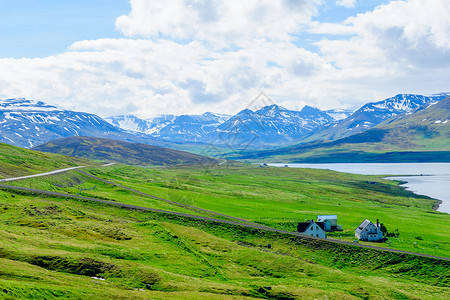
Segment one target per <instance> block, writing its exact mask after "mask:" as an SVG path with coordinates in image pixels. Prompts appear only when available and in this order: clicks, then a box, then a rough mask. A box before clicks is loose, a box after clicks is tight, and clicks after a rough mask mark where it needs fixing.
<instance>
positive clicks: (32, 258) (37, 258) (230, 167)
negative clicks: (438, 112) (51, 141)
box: [0, 148, 450, 299]
mask: <svg viewBox="0 0 450 300" xmlns="http://www.w3.org/2000/svg"><path fill="white" fill-rule="evenodd" d="M11 149H12V148H11ZM11 151H12V150H11ZM24 153H27V152H24ZM30 153H31V154H34V152H30ZM14 155H18V154H14ZM35 155H38V156H36V157H37V158H36V160H37V161H39V155H41V154H40V153H38V154H35ZM30 157H31V159H30V165H32V166H35V167H32V170H34V172H37V171H38V170H39V169H40V168H41V166H44V165H45V163H44V162H42V163H41V164H39V163H37V162H35V163H32V160H33V159H35V158H34V156H30ZM44 157H45V156H44ZM48 157H49V158H48V159H55V160H57V159H61V161H62V160H63V158H64V157H62V156H55V157H53V156H48ZM23 159H24V160H25V161H26V157H25V156H24V158H23ZM53 163H54V164H58V163H57V162H53ZM47 165H51V164H50V163H48V164H47ZM3 166H4V165H0V170H3ZM61 166H63V167H65V166H66V165H63V164H62V165H61ZM33 168H34V169H33ZM47 168H49V167H48V166H46V167H42V170H47ZM54 168H55V167H54ZM83 170H84V172H87V173H88V174H91V175H93V176H96V177H98V178H103V179H105V180H108V181H110V182H112V183H113V184H110V183H107V182H104V181H101V180H98V179H96V178H93V177H90V176H87V175H85V174H82V173H80V172H78V171H70V172H67V173H64V174H59V175H57V176H46V177H39V178H31V179H26V180H20V181H13V182H10V183H8V184H11V185H16V186H22V187H30V188H35V189H40V190H46V191H53V192H61V193H66V194H73V195H81V196H85V197H90V198H96V199H104V200H108V201H115V202H120V203H126V204H132V205H138V206H144V207H150V208H158V209H163V210H166V211H174V212H183V213H187V214H191V215H203V216H210V214H209V213H207V212H202V211H199V210H192V209H190V208H187V207H183V206H179V205H174V204H171V203H170V202H166V201H162V200H160V199H157V198H152V197H148V196H145V195H143V194H138V193H136V192H133V191H131V190H129V189H126V188H125V187H129V188H132V189H136V190H139V191H141V192H143V193H147V194H150V195H154V196H157V197H161V198H164V199H168V200H171V201H175V202H178V203H184V204H187V205H191V206H195V207H199V208H203V209H207V210H210V211H215V212H218V213H221V214H225V215H228V216H233V217H237V218H244V219H247V220H249V221H252V222H255V223H260V224H264V225H268V226H271V227H275V228H279V229H283V230H287V231H294V230H295V227H296V223H297V222H299V221H304V220H308V219H312V218H314V219H315V218H316V215H317V214H337V215H338V223H339V224H341V225H342V227H343V229H344V231H341V232H335V233H332V234H330V237H332V238H336V239H342V240H345V241H350V242H351V241H353V240H354V229H355V228H356V226H357V225H359V223H361V222H362V221H363V220H364V219H365V218H368V219H370V220H372V221H375V220H376V219H379V220H380V221H381V222H382V223H383V225H384V227H385V228H386V230H387V231H388V232H389V233H391V232H392V233H394V236H392V237H389V238H388V241H387V242H386V243H385V244H376V245H377V246H382V247H386V248H389V247H390V248H395V249H401V250H408V251H412V252H419V253H424V254H431V255H437V256H443V257H449V256H450V255H449V253H450V252H449V250H450V248H449V245H448V241H449V240H450V236H449V234H450V233H449V232H450V230H449V229H450V228H449V226H450V225H449V224H450V223H449V222H448V221H449V219H448V218H449V216H448V214H444V213H439V212H435V211H433V210H432V207H433V205H434V204H435V202H436V201H435V200H433V199H430V198H427V197H423V196H417V195H414V194H412V193H411V192H408V191H406V190H404V189H403V188H400V187H399V186H398V185H397V183H396V182H393V181H389V180H384V179H382V178H380V177H377V176H361V175H352V174H343V173H338V172H332V171H327V170H313V169H292V168H259V167H257V166H252V165H245V164H223V165H210V164H203V165H191V166H177V167H170V166H169V167H168V166H166V167H161V166H160V167H146V168H144V167H131V166H126V165H112V166H108V167H90V168H85V169H83ZM18 173H20V172H19V171H18ZM214 217H217V218H222V219H227V218H226V217H225V216H214ZM436 228H439V230H436ZM372 245H373V243H372ZM0 263H1V266H2V268H1V270H0V298H1V297H3V298H9V299H23V298H37V299H48V298H55V297H62V298H82V299H88V298H100V297H102V298H106V299H117V298H119V299H136V298H137V299H140V298H142V299H172V298H173V299H200V298H203V299H252V298H253V299H254V298H263V299H317V298H327V299H377V298H387V299H409V298H415V299H422V298H423V299H428V298H429V299H433V298H436V299H439V298H442V299H446V298H449V297H450V290H449V288H448V287H449V284H450V282H449V278H450V273H449V270H450V268H449V267H450V263H449V261H448V260H442V259H436V258H427V257H422V256H416V255H409V254H403V253H393V252H388V251H380V250H376V249H369V248H361V247H357V246H354V245H347V244H338V243H332V242H329V241H322V240H317V239H310V238H305V237H298V236H294V235H289V234H284V233H277V232H270V231H264V230H261V229H254V228H246V227H242V226H238V225H231V224H224V223H220V222H217V221H215V222H212V221H205V220H201V219H196V218H191V217H186V216H179V215H173V214H170V213H161V212H159V213H156V212H144V211H138V210H127V209H123V208H119V207H115V206H111V205H106V204H102V203H97V202H92V201H86V200H77V199H74V198H69V197H56V196H49V195H44V194H41V195H39V194H36V193H31V192H24V191H14V190H10V189H6V188H2V189H0Z"/></svg>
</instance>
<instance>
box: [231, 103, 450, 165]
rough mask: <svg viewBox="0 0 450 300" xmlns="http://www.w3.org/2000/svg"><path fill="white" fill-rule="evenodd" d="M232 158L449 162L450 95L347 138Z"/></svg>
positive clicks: (244, 153)
mask: <svg viewBox="0 0 450 300" xmlns="http://www.w3.org/2000/svg"><path fill="white" fill-rule="evenodd" d="M232 158H233V159H241V160H242V159H247V160H248V159H250V160H257V161H261V160H263V161H272V162H283V163H287V162H296V163H319V162H320V163H337V162H340V163H343V162H448V161H450V98H449V97H447V98H445V99H442V100H440V101H437V102H429V103H427V104H425V105H422V106H420V107H419V108H418V109H417V110H416V111H414V112H409V113H405V114H401V115H398V116H395V117H391V118H389V119H387V120H385V121H383V122H381V123H379V124H378V125H376V126H374V127H373V128H370V129H367V130H365V131H363V132H359V133H357V134H353V135H350V136H347V137H344V138H340V139H336V140H333V141H318V140H315V141H313V142H310V143H302V144H298V145H295V146H290V147H284V148H278V149H273V150H265V151H247V152H243V153H239V154H237V155H234V156H233V157H232Z"/></svg>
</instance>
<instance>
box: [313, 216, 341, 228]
mask: <svg viewBox="0 0 450 300" xmlns="http://www.w3.org/2000/svg"><path fill="white" fill-rule="evenodd" d="M317 222H324V223H325V231H335V230H342V226H341V225H338V224H337V216H336V215H321V216H317Z"/></svg>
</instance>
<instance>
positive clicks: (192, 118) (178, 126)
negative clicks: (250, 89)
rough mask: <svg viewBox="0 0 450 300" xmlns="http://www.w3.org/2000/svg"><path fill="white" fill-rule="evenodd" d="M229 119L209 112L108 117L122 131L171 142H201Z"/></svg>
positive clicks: (226, 116) (227, 116)
mask: <svg viewBox="0 0 450 300" xmlns="http://www.w3.org/2000/svg"><path fill="white" fill-rule="evenodd" d="M229 118H230V116H229V115H223V114H215V113H211V112H207V113H204V114H202V115H181V116H175V115H161V116H158V117H155V118H152V119H148V120H143V119H140V118H138V117H136V116H133V115H128V116H114V117H108V118H106V120H107V121H108V122H110V123H111V124H113V125H116V126H118V127H120V128H122V129H125V130H129V131H134V132H140V133H144V134H147V135H151V136H153V137H156V138H160V139H165V140H169V141H173V142H202V141H204V138H205V136H206V135H207V134H208V133H210V132H211V131H213V130H214V129H215V128H216V127H217V126H219V125H220V124H222V123H223V122H225V121H226V120H228V119H229Z"/></svg>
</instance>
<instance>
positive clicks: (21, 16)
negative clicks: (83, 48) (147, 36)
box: [0, 0, 130, 58]
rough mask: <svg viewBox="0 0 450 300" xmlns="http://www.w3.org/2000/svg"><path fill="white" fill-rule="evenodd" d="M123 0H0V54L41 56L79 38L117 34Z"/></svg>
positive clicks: (125, 9) (126, 4) (124, 8)
mask: <svg viewBox="0 0 450 300" xmlns="http://www.w3.org/2000/svg"><path fill="white" fill-rule="evenodd" d="M129 10H130V3H129V1H127V0H76V1H74V0H38V1H36V0H0V41H1V44H2V46H1V47H0V57H14V58H21V57H45V56H49V55H52V54H57V53H61V52H64V51H66V50H67V48H68V47H69V46H70V45H71V44H73V43H75V42H76V41H80V40H90V39H98V38H105V37H108V38H119V37H121V34H120V32H118V31H117V30H116V29H115V26H114V23H115V19H116V18H117V17H118V16H120V15H123V14H126V13H127V12H129Z"/></svg>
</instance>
